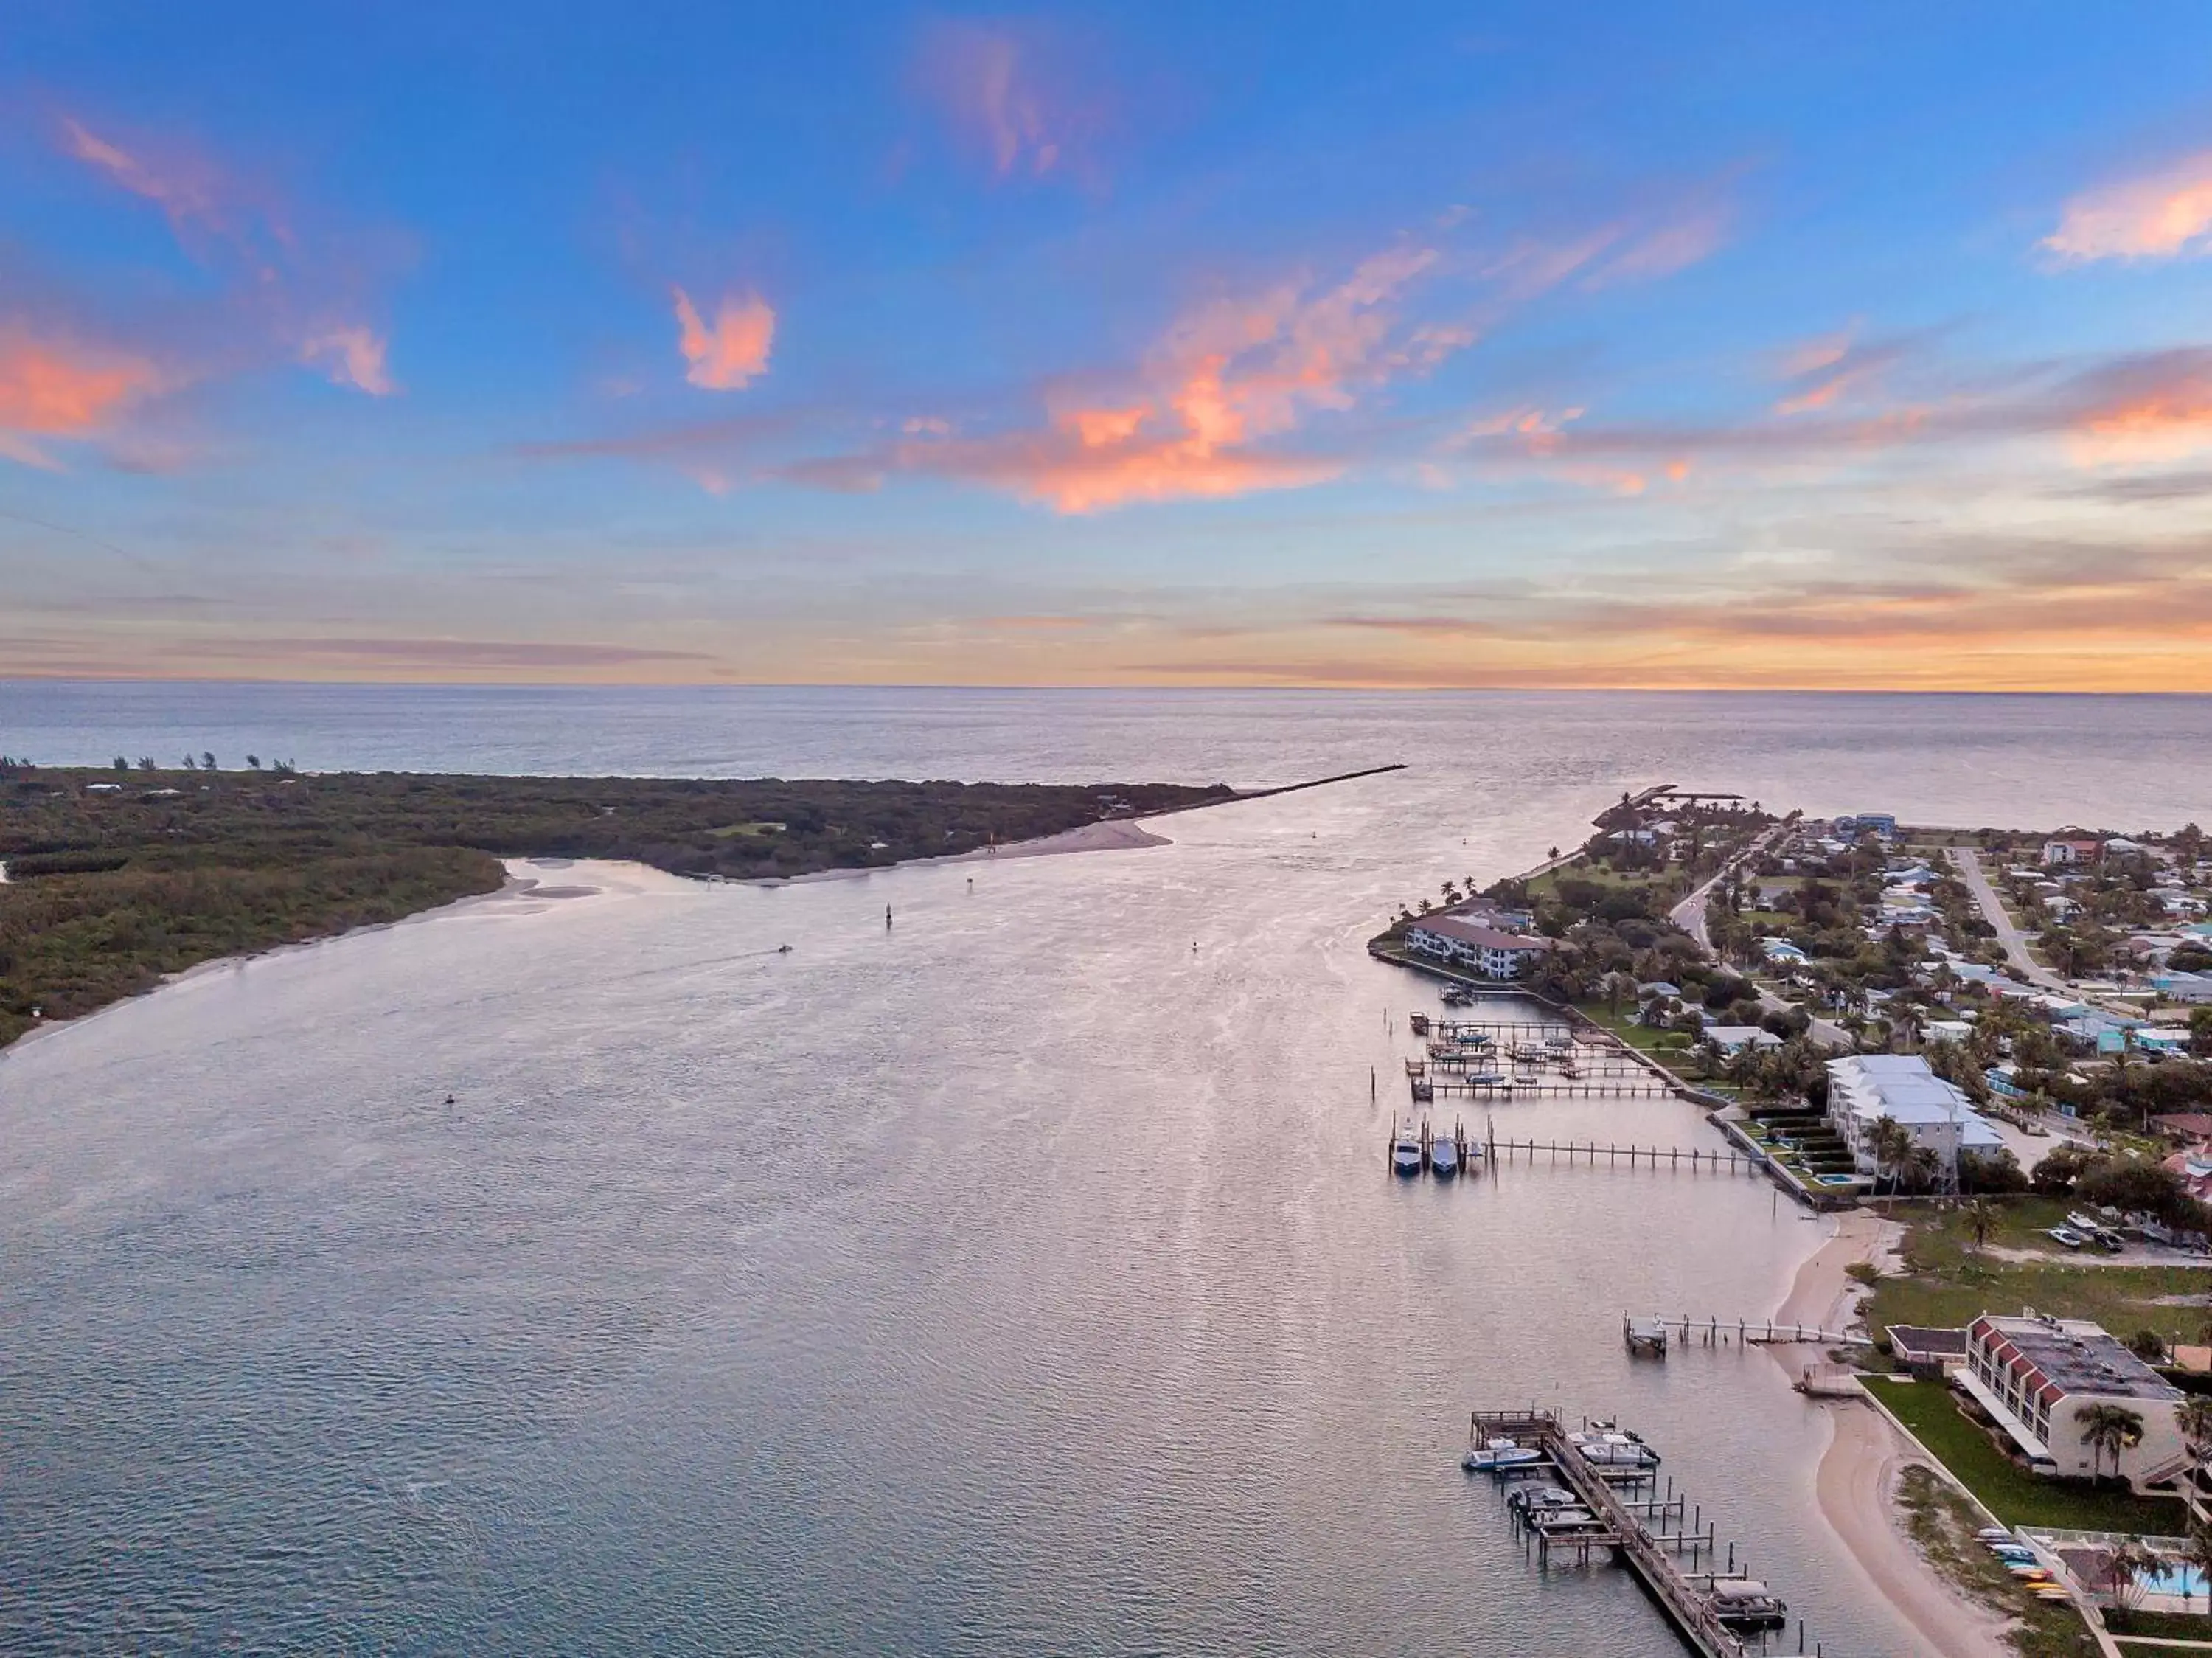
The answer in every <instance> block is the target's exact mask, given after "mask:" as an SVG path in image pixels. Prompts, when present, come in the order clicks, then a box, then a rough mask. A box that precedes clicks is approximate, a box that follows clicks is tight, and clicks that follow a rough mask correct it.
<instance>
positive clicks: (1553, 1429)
mask: <svg viewBox="0 0 2212 1658" xmlns="http://www.w3.org/2000/svg"><path fill="white" fill-rule="evenodd" d="M1492 1439H1510V1440H1511V1441H1513V1442H1514V1443H1516V1445H1522V1446H1528V1447H1530V1448H1534V1449H1536V1450H1538V1451H1541V1452H1542V1453H1543V1455H1544V1460H1543V1461H1541V1462H1540V1463H1537V1464H1534V1465H1533V1466H1529V1467H1528V1468H1525V1469H1515V1470H1511V1471H1510V1472H1512V1473H1514V1474H1533V1475H1534V1476H1536V1477H1538V1478H1556V1479H1557V1480H1558V1481H1559V1484H1561V1485H1563V1486H1565V1488H1566V1489H1567V1490H1571V1491H1572V1492H1573V1493H1574V1495H1575V1496H1576V1498H1577V1501H1578V1502H1580V1503H1581V1504H1582V1506H1583V1508H1584V1509H1588V1510H1589V1513H1590V1514H1591V1515H1592V1516H1594V1517H1595V1520H1596V1521H1597V1527H1596V1528H1595V1530H1593V1531H1590V1532H1588V1533H1569V1534H1567V1535H1565V1536H1564V1537H1562V1538H1559V1539H1552V1538H1549V1537H1546V1536H1544V1535H1543V1534H1542V1533H1534V1546H1535V1548H1536V1551H1537V1554H1538V1557H1539V1559H1540V1560H1541V1561H1542V1562H1543V1563H1544V1564H1550V1561H1551V1558H1552V1557H1553V1555H1555V1554H1557V1553H1559V1552H1560V1551H1563V1550H1564V1551H1566V1552H1567V1553H1569V1554H1570V1555H1571V1557H1575V1558H1577V1559H1579V1560H1584V1561H1586V1560H1588V1559H1589V1557H1590V1556H1591V1554H1592V1552H1593V1551H1596V1550H1604V1551H1607V1553H1609V1554H1610V1555H1612V1557H1613V1558H1615V1559H1617V1560H1619V1561H1620V1563H1621V1564H1625V1565H1626V1566H1627V1567H1628V1569H1629V1570H1631V1571H1632V1572H1634V1573H1635V1574H1636V1576H1637V1577H1638V1579H1639V1580H1641V1581H1642V1582H1643V1584H1644V1588H1646V1589H1648V1590H1649V1591H1650V1594H1651V1598H1652V1599H1653V1600H1656V1601H1657V1602H1658V1603H1659V1606H1660V1609H1661V1610H1662V1612H1665V1613H1666V1614H1667V1618H1668V1622H1669V1623H1671V1624H1674V1627H1675V1629H1676V1630H1677V1631H1679V1632H1680V1635H1681V1636H1682V1637H1683V1639H1684V1640H1686V1641H1687V1642H1688V1643H1689V1644H1690V1645H1691V1647H1692V1649H1694V1650H1696V1651H1697V1652H1698V1653H1699V1654H1700V1655H1701V1658H1755V1655H1757V1654H1759V1653H1761V1652H1765V1651H1767V1650H1769V1648H1768V1647H1767V1645H1766V1643H1765V1641H1764V1640H1763V1639H1760V1638H1759V1637H1753V1639H1751V1640H1747V1639H1746V1638H1745V1637H1743V1636H1741V1635H1739V1634H1737V1633H1736V1632H1735V1631H1733V1630H1731V1629H1729V1627H1728V1626H1727V1625H1726V1624H1723V1623H1722V1622H1721V1620H1720V1618H1719V1616H1718V1614H1717V1612H1716V1610H1715V1603H1714V1598H1713V1594H1712V1593H1711V1588H1712V1585H1713V1582H1714V1580H1715V1579H1716V1577H1717V1576H1721V1574H1719V1573H1717V1572H1716V1571H1715V1570H1714V1568H1715V1567H1717V1566H1718V1565H1719V1564H1720V1562H1719V1559H1718V1556H1719V1554H1720V1552H1721V1550H1720V1545H1719V1544H1718V1541H1717V1535H1718V1534H1717V1527H1715V1526H1714V1525H1712V1524H1711V1522H1708V1521H1706V1520H1705V1511H1704V1510H1703V1509H1702V1508H1698V1507H1695V1506H1694V1505H1692V1504H1691V1503H1689V1502H1688V1500H1687V1498H1686V1497H1685V1496H1680V1495H1678V1494H1677V1493H1676V1492H1675V1490H1674V1480H1673V1479H1672V1478H1671V1477H1670V1478H1668V1482H1667V1485H1666V1489H1665V1490H1664V1491H1663V1492H1662V1491H1661V1490H1659V1489H1658V1475H1657V1474H1656V1472H1654V1471H1650V1470H1638V1471H1636V1473H1635V1477H1634V1478H1627V1479H1619V1478H1607V1477H1606V1476H1607V1475H1608V1474H1612V1475H1618V1474H1620V1473H1622V1472H1626V1471H1623V1470H1616V1469H1602V1470H1601V1469H1599V1468H1595V1467H1593V1466H1591V1465H1590V1464H1589V1463H1588V1462H1585V1461H1584V1460H1583V1458H1582V1456H1581V1454H1579V1453H1578V1452H1577V1451H1576V1450H1575V1448H1573V1446H1572V1445H1571V1444H1570V1443H1569V1442H1568V1440H1567V1429H1566V1427H1565V1423H1561V1422H1560V1420H1559V1418H1558V1417H1555V1416H1553V1414H1552V1413H1551V1412H1550V1411H1535V1410H1528V1411H1472V1412H1470V1413H1469V1415H1468V1441H1469V1443H1470V1445H1472V1446H1480V1445H1483V1444H1486V1443H1487V1442H1489V1441H1490V1440H1492ZM1624 1489H1625V1490H1626V1494H1624ZM1686 1510H1687V1511H1688V1512H1686ZM1736 1549H1737V1545H1735V1544H1734V1543H1730V1544H1729V1545H1727V1569H1726V1576H1727V1577H1728V1578H1729V1579H1730V1580H1734V1579H1735V1578H1737V1577H1738V1576H1739V1574H1740V1573H1741V1574H1742V1575H1745V1576H1747V1575H1748V1573H1749V1570H1750V1568H1749V1564H1748V1562H1746V1563H1745V1564H1743V1565H1742V1566H1741V1568H1740V1567H1739V1566H1738V1564H1737V1559H1736ZM1685 1554H1687V1555H1688V1556H1689V1567H1688V1570H1684V1565H1683V1560H1682V1557H1683V1556H1684V1555H1685ZM1699 1564H1704V1565H1705V1571H1704V1572H1702V1573H1700V1572H1699V1570H1698V1567H1699ZM1700 1583H1703V1584H1704V1585H1705V1588H1704V1589H1703V1590H1700V1588H1699V1584H1700ZM1797 1630H1798V1649H1799V1650H1801V1651H1802V1650H1803V1649H1804V1634H1805V1626H1804V1624H1803V1623H1802V1620H1801V1621H1800V1623H1799V1624H1798V1626H1797Z"/></svg>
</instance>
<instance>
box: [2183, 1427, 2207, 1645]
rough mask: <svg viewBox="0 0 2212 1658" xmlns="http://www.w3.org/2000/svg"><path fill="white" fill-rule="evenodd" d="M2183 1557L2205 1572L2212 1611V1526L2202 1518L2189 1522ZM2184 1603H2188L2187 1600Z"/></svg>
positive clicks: (2205, 1599) (2205, 1602) (2205, 1597)
mask: <svg viewBox="0 0 2212 1658" xmlns="http://www.w3.org/2000/svg"><path fill="white" fill-rule="evenodd" d="M2193 1402H2194V1401H2192V1403H2193ZM2188 1408H2189V1407H2188V1405H2184V1406H2182V1409H2183V1410H2187V1409H2188ZM2181 1557H2182V1558H2183V1559H2184V1560H2185V1561H2187V1562H2188V1563H2189V1564H2191V1565H2192V1566H2194V1567H2196V1568H2197V1570H2198V1571H2199V1572H2201V1573H2203V1576H2204V1579H2205V1585H2204V1606H2205V1609H2206V1610H2207V1611H2208V1612H2212V1526H2207V1525H2206V1524H2205V1523H2204V1522H2203V1521H2201V1520H2193V1519H2192V1520H2191V1521H2190V1522H2189V1539H2188V1540H2187V1541H2186V1542H2185V1543H2184V1544H2183V1545H2182V1548H2181ZM2183 1604H2184V1605H2187V1604H2188V1603H2187V1602H2186V1601H2184V1602H2183Z"/></svg>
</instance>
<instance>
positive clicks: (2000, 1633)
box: [1771, 1210, 2012, 1658]
mask: <svg viewBox="0 0 2212 1658" xmlns="http://www.w3.org/2000/svg"><path fill="white" fill-rule="evenodd" d="M1903 1230H1904V1229H1903V1228H1901V1227H1899V1225H1898V1224H1897V1223H1896V1222H1893V1221H1889V1220H1885V1219H1884V1218H1882V1217H1881V1216H1879V1215H1876V1214H1874V1213H1873V1212H1871V1211H1870V1210H1850V1211H1848V1212H1847V1213H1845V1214H1844V1216H1841V1217H1840V1218H1839V1219H1838V1221H1837V1222H1836V1229H1835V1231H1834V1233H1833V1234H1832V1236H1831V1237H1830V1238H1829V1239H1828V1240H1827V1241H1826V1243H1824V1244H1822V1245H1821V1246H1820V1248H1819V1249H1817V1250H1815V1251H1814V1253H1813V1254H1812V1256H1811V1257H1810V1258H1809V1259H1808V1260H1807V1261H1806V1262H1805V1264H1804V1265H1803V1266H1802V1267H1800V1268H1799V1269H1798V1271H1797V1277H1796V1281H1795V1282H1794V1283H1792V1284H1791V1286H1790V1295H1789V1296H1788V1298H1787V1299H1786V1300H1785V1301H1784V1302H1783V1303H1782V1307H1781V1308H1780V1310H1779V1311H1778V1313H1777V1314H1776V1315H1775V1317H1776V1320H1777V1321H1778V1322H1786V1323H1790V1324H1808V1325H1817V1326H1820V1327H1821V1328H1823V1329H1827V1330H1840V1329H1844V1328H1846V1327H1847V1326H1848V1325H1849V1324H1850V1322H1851V1321H1852V1320H1854V1319H1856V1317H1857V1299H1858V1297H1857V1286H1856V1285H1855V1284H1854V1283H1853V1282H1852V1280H1851V1278H1850V1271H1849V1269H1850V1267H1851V1265H1853V1264H1855V1263H1857V1262H1860V1261H1874V1260H1880V1259H1882V1258H1883V1257H1885V1256H1887V1255H1889V1254H1890V1253H1893V1251H1894V1249H1895V1247H1896V1246H1897V1243H1898V1240H1899V1239H1900V1238H1901V1237H1902V1236H1903ZM1771 1351H1772V1352H1773V1353H1774V1355H1775V1356H1776V1358H1777V1359H1778V1361H1780V1362H1782V1363H1783V1364H1784V1366H1786V1367H1787V1368H1790V1369H1791V1370H1792V1371H1795V1370H1796V1369H1797V1368H1799V1367H1800V1366H1801V1365H1802V1364H1803V1363H1804V1362H1807V1356H1808V1354H1810V1353H1811V1352H1812V1351H1814V1350H1812V1349H1809V1348H1804V1347H1795V1346H1790V1347H1776V1348H1773V1349H1771ZM1820 1411H1821V1414H1822V1415H1823V1416H1825V1417H1827V1419H1828V1424H1829V1429H1830V1437H1829V1441H1828V1446H1827V1449H1826V1451H1825V1452H1823V1453H1822V1454H1821V1457H1820V1472H1819V1474H1818V1475H1817V1476H1816V1478H1815V1480H1814V1493H1815V1496H1816V1497H1817V1499H1818V1501H1819V1503H1820V1515H1821V1517H1822V1518H1823V1519H1824V1520H1826V1521H1827V1522H1828V1525H1829V1527H1831V1529H1832V1530H1833V1531H1834V1532H1835V1533H1836V1535H1837V1536H1838V1538H1840V1539H1843V1542H1844V1546H1845V1548H1847V1549H1848V1550H1849V1551H1850V1558H1851V1561H1852V1563H1853V1564H1855V1565H1857V1567H1858V1569H1859V1570H1860V1571H1861V1572H1862V1573H1863V1574H1864V1576H1865V1578H1866V1581H1867V1585H1868V1587H1869V1588H1871V1589H1872V1590H1873V1591H1874V1592H1875V1594H1880V1595H1881V1597H1882V1598H1883V1599H1884V1600H1887V1601H1888V1602H1889V1604H1890V1606H1892V1607H1893V1609H1894V1610H1895V1611H1896V1612H1897V1614H1898V1616H1899V1618H1901V1619H1903V1620H1904V1621H1905V1623H1906V1624H1910V1625H1911V1627H1912V1629H1913V1630H1914V1631H1917V1633H1918V1634H1919V1635H1920V1636H1921V1637H1922V1638H1923V1640H1925V1641H1926V1642H1927V1643H1929V1651H1930V1652H1932V1653H1939V1654H1942V1655H1944V1658H2007V1655H2009V1654H2010V1653H2011V1651H2012V1649H2011V1647H2010V1646H2009V1645H2008V1643H2006V1641H2005V1639H2004V1632H2005V1631H2006V1630H2007V1629H2008V1627H2010V1624H2011V1620H2010V1619H2009V1618H2004V1617H2002V1616H2000V1615H1997V1614H1996V1613H1993V1612H1989V1611H1988V1610H1986V1609H1985V1608H1983V1607H1981V1606H1976V1605H1975V1604H1973V1603H1972V1601H1970V1600H1966V1597H1965V1596H1963V1595H1962V1594H1960V1593H1959V1592H1958V1591H1957V1590H1956V1589H1955V1588H1953V1587H1952V1586H1951V1585H1950V1584H1949V1583H1948V1582H1946V1581H1945V1580H1944V1579H1943V1578H1942V1576H1939V1575H1938V1574H1937V1573H1936V1570H1935V1569H1934V1568H1933V1567H1931V1566H1930V1565H1929V1564H1928V1562H1927V1561H1926V1559H1925V1558H1923V1557H1922V1555H1921V1553H1920V1551H1919V1549H1918V1548H1917V1546H1916V1545H1914V1543H1913V1541H1912V1539H1911V1536H1910V1535H1908V1534H1907V1533H1906V1532H1905V1527H1904V1521H1903V1514H1902V1511H1901V1510H1900V1509H1899V1507H1898V1503H1897V1483H1898V1479H1899V1476H1900V1475H1902V1474H1903V1472H1904V1471H1905V1469H1906V1468H1907V1467H1909V1466H1912V1465H1913V1464H1915V1463H1919V1464H1922V1465H1923V1466H1924V1465H1926V1463H1927V1459H1926V1458H1925V1457H1924V1456H1923V1455H1922V1454H1920V1451H1919V1449H1918V1448H1917V1446H1915V1445H1913V1444H1912V1443H1911V1441H1909V1440H1907V1439H1906V1438H1905V1436H1903V1435H1902V1434H1900V1433H1899V1432H1898V1430H1897V1429H1896V1427H1895V1426H1894V1425H1893V1423H1891V1422H1890V1420H1889V1418H1888V1417H1886V1416H1884V1415H1883V1414H1882V1413H1881V1411H1878V1410H1876V1409H1875V1407H1874V1405H1872V1404H1871V1403H1869V1401H1867V1400H1866V1399H1823V1400H1821V1401H1820Z"/></svg>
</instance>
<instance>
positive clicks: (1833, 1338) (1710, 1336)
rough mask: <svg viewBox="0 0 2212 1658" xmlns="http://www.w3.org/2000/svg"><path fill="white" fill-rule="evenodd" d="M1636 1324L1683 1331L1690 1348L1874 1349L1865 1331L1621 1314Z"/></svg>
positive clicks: (1624, 1320)
mask: <svg viewBox="0 0 2212 1658" xmlns="http://www.w3.org/2000/svg"><path fill="white" fill-rule="evenodd" d="M1631 1324H1633V1325H1635V1326H1638V1327H1639V1328H1649V1327H1650V1326H1657V1327H1658V1330H1659V1332H1660V1333H1661V1334H1662V1335H1668V1336H1671V1335H1674V1334H1675V1333H1676V1332H1680V1339H1681V1342H1682V1344H1683V1345H1684V1346H1686V1347H1687V1346H1693V1345H1695V1346H1705V1347H1726V1346H1729V1344H1731V1343H1733V1344H1735V1346H1738V1347H1766V1346H1777V1347H1789V1346H1794V1345H1797V1344H1804V1345H1806V1346H1814V1345H1819V1346H1823V1347H1833V1346H1845V1347H1871V1346H1872V1345H1874V1338H1873V1337H1871V1336H1869V1335H1868V1334H1867V1333H1866V1332H1863V1331H1862V1332H1859V1333H1858V1334H1857V1335H1853V1334H1852V1333H1850V1332H1849V1331H1845V1330H1823V1329H1822V1328H1820V1326H1819V1325H1817V1324H1816V1325H1812V1326H1806V1325H1802V1324H1777V1323H1776V1322H1775V1321H1774V1320H1772V1319H1723V1318H1703V1319H1693V1318H1692V1317H1691V1316H1690V1315H1689V1314H1686V1313H1683V1314H1674V1315H1670V1314H1664V1313H1659V1314H1652V1315H1651V1316H1650V1317H1648V1318H1637V1319H1631V1318H1629V1317H1628V1315H1627V1314H1622V1315H1621V1326H1622V1328H1623V1329H1624V1330H1626V1328H1627V1327H1628V1326H1630V1325H1631Z"/></svg>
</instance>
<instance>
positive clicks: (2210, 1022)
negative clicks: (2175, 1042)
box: [2189, 1008, 2212, 1059]
mask: <svg viewBox="0 0 2212 1658" xmlns="http://www.w3.org/2000/svg"><path fill="white" fill-rule="evenodd" d="M2189 1051H2190V1052H2191V1053H2193V1054H2195V1055H2196V1056H2197V1058H2199V1059H2212V1008H2191V1009H2190V1010H2189Z"/></svg>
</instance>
